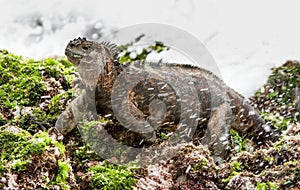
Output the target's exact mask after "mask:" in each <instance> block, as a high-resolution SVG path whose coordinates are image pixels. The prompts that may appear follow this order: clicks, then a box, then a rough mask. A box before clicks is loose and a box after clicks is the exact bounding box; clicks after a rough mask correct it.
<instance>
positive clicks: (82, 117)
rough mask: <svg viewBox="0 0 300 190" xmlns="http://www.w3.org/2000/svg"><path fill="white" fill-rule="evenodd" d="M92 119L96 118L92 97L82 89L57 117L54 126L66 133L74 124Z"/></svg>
mask: <svg viewBox="0 0 300 190" xmlns="http://www.w3.org/2000/svg"><path fill="white" fill-rule="evenodd" d="M93 120H98V116H97V112H96V107H95V104H93V101H92V98H91V97H89V96H88V95H87V93H86V91H84V92H83V93H82V94H81V95H80V96H78V97H77V98H75V99H74V100H73V101H72V102H71V103H70V104H69V105H68V106H67V108H66V110H65V111H64V112H63V113H62V114H61V115H60V117H59V118H58V119H57V121H56V123H55V127H56V128H57V129H58V130H59V132H60V133H62V134H63V135H66V134H68V133H69V132H71V131H72V130H73V129H74V128H75V127H76V125H78V124H83V123H84V122H86V121H93Z"/></svg>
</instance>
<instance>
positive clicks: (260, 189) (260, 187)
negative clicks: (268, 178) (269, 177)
mask: <svg viewBox="0 0 300 190" xmlns="http://www.w3.org/2000/svg"><path fill="white" fill-rule="evenodd" d="M255 189H257V190H268V189H270V190H277V189H278V187H277V184H276V183H275V182H267V183H263V182H257V184H256V187H255Z"/></svg>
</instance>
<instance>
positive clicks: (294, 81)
mask: <svg viewBox="0 0 300 190" xmlns="http://www.w3.org/2000/svg"><path fill="white" fill-rule="evenodd" d="M299 83H300V63H299V62H292V61H289V62H287V63H286V64H284V65H282V66H280V67H276V68H273V69H272V74H271V75H270V76H269V78H268V81H267V84H266V85H264V87H263V88H262V89H261V90H259V91H257V92H256V93H255V96H254V99H255V101H256V102H257V104H258V105H259V107H258V108H259V110H260V112H261V114H262V115H263V117H264V118H265V120H267V121H269V122H271V123H272V124H273V125H274V126H275V127H276V128H277V129H279V130H285V129H286V128H287V126H288V125H289V124H290V123H295V122H299V118H300V117H299V115H298V114H299V113H298V112H297V109H296V102H295V101H294V99H295V98H294V89H295V88H296V87H297V85H298V84H299Z"/></svg>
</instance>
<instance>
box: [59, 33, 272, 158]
mask: <svg viewBox="0 0 300 190" xmlns="http://www.w3.org/2000/svg"><path fill="white" fill-rule="evenodd" d="M65 54H66V56H67V58H68V59H69V61H71V62H72V63H73V64H74V65H75V66H76V67H77V68H78V72H79V74H80V76H81V78H82V81H83V84H84V86H85V90H84V92H83V93H82V94H81V95H80V96H78V97H77V98H76V99H75V100H73V101H72V102H71V104H70V105H69V106H68V107H67V109H66V110H65V112H64V113H62V114H61V116H60V118H59V119H58V120H57V122H56V127H57V128H58V129H59V131H60V132H61V133H62V134H68V133H69V132H70V131H71V130H72V129H74V128H75V126H76V121H75V118H76V117H78V116H77V115H76V114H77V113H78V111H77V113H74V112H76V111H74V109H75V110H79V113H83V112H85V113H86V114H82V115H81V116H80V117H86V118H84V119H87V120H93V119H94V120H97V119H98V118H97V114H100V115H102V116H104V115H112V116H114V117H116V118H117V119H118V120H119V121H120V122H121V124H122V125H126V126H125V127H126V128H127V129H128V131H135V132H137V133H138V134H141V135H142V138H143V140H144V143H146V142H148V143H149V142H150V144H151V143H153V142H154V141H155V139H156V137H157V135H158V134H160V133H161V132H165V133H166V134H172V133H173V132H175V131H179V133H178V134H182V133H183V132H186V131H188V132H186V133H185V134H186V136H187V137H190V138H192V137H191V135H192V134H193V132H195V131H196V132H197V131H200V130H202V131H203V129H205V131H206V132H205V134H204V137H203V138H202V140H201V143H203V144H207V145H209V147H213V148H212V149H213V155H214V156H215V157H216V158H219V157H221V158H224V155H225V149H226V141H227V139H228V136H229V129H230V128H231V127H232V128H233V129H235V130H236V131H238V132H239V133H241V134H245V135H247V136H249V137H252V138H254V139H256V140H258V141H265V140H267V139H270V138H273V137H274V136H276V135H275V134H276V133H275V132H274V128H272V126H270V125H269V124H267V123H266V122H265V121H264V119H262V117H261V116H260V115H259V114H258V112H257V111H256V110H255V109H254V108H253V107H252V106H251V105H250V104H249V103H248V102H247V100H246V99H245V98H244V97H243V96H242V95H240V94H239V93H237V92H236V91H234V90H233V89H231V88H230V87H228V86H227V85H225V83H224V82H223V81H222V80H220V79H219V78H218V77H217V76H216V75H214V74H213V73H212V72H210V71H208V70H205V69H203V68H199V67H195V66H191V65H185V64H171V63H162V62H159V63H148V62H145V61H137V62H134V63H127V64H120V63H119V61H118V51H117V48H116V45H114V44H111V43H107V42H102V43H97V42H93V41H88V40H86V39H85V38H77V39H74V40H72V41H70V42H69V43H68V45H67V47H66V50H65ZM95 112H97V113H95ZM194 112H197V113H196V114H195V113H194ZM88 117H90V118H88ZM195 125H196V128H194V131H192V133H191V130H186V128H189V127H190V129H191V128H192V126H195ZM202 135H203V133H202Z"/></svg>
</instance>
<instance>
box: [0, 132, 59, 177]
mask: <svg viewBox="0 0 300 190" xmlns="http://www.w3.org/2000/svg"><path fill="white" fill-rule="evenodd" d="M51 143H54V144H58V142H56V141H53V140H52V138H51V137H49V136H48V134H47V133H46V132H40V133H37V134H35V135H34V136H31V135H30V134H29V133H28V132H27V131H24V130H21V131H20V132H19V133H16V134H14V133H10V132H8V131H7V130H5V129H4V127H1V128H0V148H1V155H0V175H2V174H3V173H4V172H6V171H10V170H12V171H14V172H21V171H24V170H26V166H27V165H28V164H29V163H31V162H32V161H31V158H32V156H33V155H34V156H36V155H40V154H41V153H43V151H44V150H45V149H46V148H47V147H48V146H49V145H50V144H51ZM62 147H63V145H60V147H59V148H60V149H62Z"/></svg>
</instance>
